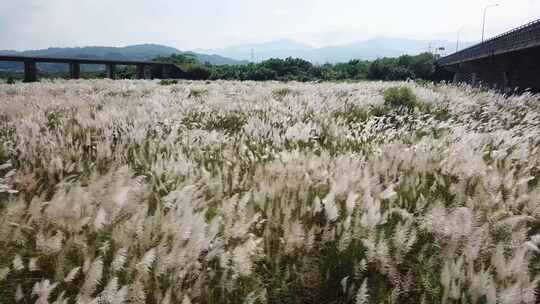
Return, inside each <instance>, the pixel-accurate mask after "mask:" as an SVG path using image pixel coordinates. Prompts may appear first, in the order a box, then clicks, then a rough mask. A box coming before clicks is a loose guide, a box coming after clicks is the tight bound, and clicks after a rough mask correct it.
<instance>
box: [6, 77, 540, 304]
mask: <svg viewBox="0 0 540 304" xmlns="http://www.w3.org/2000/svg"><path fill="white" fill-rule="evenodd" d="M395 86H405V87H409V88H410V89H412V92H413V93H414V95H415V96H416V100H415V101H414V102H413V103H412V105H409V107H408V108H405V107H399V106H396V105H395V104H394V105H391V104H389V103H388V102H386V103H385V99H384V92H385V90H386V89H388V88H389V87H395ZM539 147H540V100H539V97H537V96H533V95H529V94H525V95H521V96H514V97H504V96H502V95H498V94H496V93H492V92H482V91H480V90H476V89H471V88H467V87H451V86H444V85H441V86H418V85H415V84H413V83H377V82H373V83H356V84H336V83H319V84H311V83H306V84H301V83H277V82H265V83H254V82H224V81H218V82H180V83H178V84H176V85H169V86H161V85H159V84H158V82H152V81H107V80H86V81H83V80H81V81H56V82H42V83H35V84H16V85H0V303H39V304H45V303H58V304H60V303H107V304H113V303H152V304H154V303H155V304H158V303H163V304H165V303H182V304H187V303H201V304H206V303H208V304H214V303H225V304H227V303H231V304H232V303H271V304H274V303H358V304H362V303H366V304H367V303H488V304H495V303H501V304H510V303H535V302H536V301H537V299H536V298H537V295H536V294H537V292H538V290H539V289H540V288H539V286H540V285H539V282H540V279H539V278H540V250H539V248H538V247H539V246H540V183H539V182H540V181H539V179H540V153H539Z"/></svg>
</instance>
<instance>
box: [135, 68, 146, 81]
mask: <svg viewBox="0 0 540 304" xmlns="http://www.w3.org/2000/svg"><path fill="white" fill-rule="evenodd" d="M145 78H146V77H145V75H144V64H137V79H145Z"/></svg>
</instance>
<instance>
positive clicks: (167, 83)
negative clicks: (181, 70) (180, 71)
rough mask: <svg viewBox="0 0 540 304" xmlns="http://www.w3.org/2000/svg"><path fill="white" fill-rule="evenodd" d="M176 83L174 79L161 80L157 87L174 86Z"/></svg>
mask: <svg viewBox="0 0 540 304" xmlns="http://www.w3.org/2000/svg"><path fill="white" fill-rule="evenodd" d="M177 83H178V81H177V80H174V79H163V80H161V81H160V82H159V85H162V86H168V85H174V84H177Z"/></svg>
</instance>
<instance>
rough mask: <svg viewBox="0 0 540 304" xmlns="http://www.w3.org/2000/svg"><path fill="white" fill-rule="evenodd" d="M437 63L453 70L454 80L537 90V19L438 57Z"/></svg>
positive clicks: (539, 63)
mask: <svg viewBox="0 0 540 304" xmlns="http://www.w3.org/2000/svg"><path fill="white" fill-rule="evenodd" d="M436 65H437V67H438V68H443V69H445V70H448V71H450V72H453V73H454V78H453V81H454V83H469V84H471V85H475V86H476V85H482V86H487V87H490V88H495V89H498V90H501V91H511V90H514V89H519V90H527V89H528V90H531V91H534V92H540V19H538V20H536V21H533V22H531V23H528V24H525V25H523V26H520V27H518V28H515V29H513V30H511V31H508V32H506V33H503V34H501V35H498V36H496V37H493V38H491V39H489V40H486V41H484V42H482V43H479V44H476V45H473V46H471V47H469V48H466V49H463V50H461V51H459V52H456V53H454V54H451V55H449V56H446V57H443V58H440V59H439V60H438V61H437V63H436Z"/></svg>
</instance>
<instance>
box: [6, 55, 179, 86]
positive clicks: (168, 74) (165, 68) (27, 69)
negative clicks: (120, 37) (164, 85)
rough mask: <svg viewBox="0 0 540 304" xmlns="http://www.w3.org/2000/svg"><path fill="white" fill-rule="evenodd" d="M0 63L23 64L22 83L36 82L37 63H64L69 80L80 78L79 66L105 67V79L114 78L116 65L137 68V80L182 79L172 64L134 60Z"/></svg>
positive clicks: (38, 59) (42, 59)
mask: <svg viewBox="0 0 540 304" xmlns="http://www.w3.org/2000/svg"><path fill="white" fill-rule="evenodd" d="M0 61H12V62H22V63H24V81H25V82H34V81H38V68H37V63H41V62H46V63H65V64H68V65H69V76H70V78H71V79H79V78H80V77H81V64H99V65H105V68H106V75H107V78H110V79H114V78H115V68H116V66H118V65H132V66H136V67H137V79H146V78H152V79H154V78H158V79H164V78H182V77H183V76H184V74H185V73H184V71H183V70H182V69H181V68H180V67H179V66H177V65H175V64H172V63H162V62H153V61H134V60H106V59H81V58H55V57H26V56H0Z"/></svg>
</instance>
